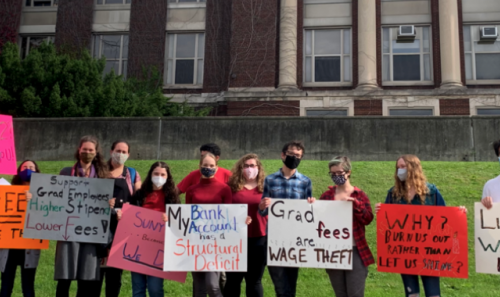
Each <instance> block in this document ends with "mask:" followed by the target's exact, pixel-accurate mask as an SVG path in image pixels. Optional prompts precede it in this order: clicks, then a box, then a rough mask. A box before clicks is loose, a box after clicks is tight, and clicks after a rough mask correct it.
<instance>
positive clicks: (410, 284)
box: [401, 274, 441, 297]
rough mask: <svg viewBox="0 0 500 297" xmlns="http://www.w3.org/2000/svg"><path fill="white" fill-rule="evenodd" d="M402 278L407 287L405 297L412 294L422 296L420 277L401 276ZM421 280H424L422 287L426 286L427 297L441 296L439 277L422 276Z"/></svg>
mask: <svg viewBox="0 0 500 297" xmlns="http://www.w3.org/2000/svg"><path fill="white" fill-rule="evenodd" d="M401 278H403V285H404V286H405V294H406V295H405V296H407V297H408V296H411V295H412V294H420V287H419V284H418V275H409V274H401ZM420 278H422V285H423V286H424V291H425V296H426V297H433V296H441V290H440V288H439V277H436V276H424V275H421V276H420ZM417 296H419V295H417Z"/></svg>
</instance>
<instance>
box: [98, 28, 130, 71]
mask: <svg viewBox="0 0 500 297" xmlns="http://www.w3.org/2000/svg"><path fill="white" fill-rule="evenodd" d="M93 55H94V57H95V58H97V59H100V58H102V57H105V58H106V67H105V68H104V74H108V73H110V72H111V71H112V70H114V72H115V74H117V75H123V77H124V78H126V77H127V59H128V35H95V36H94V50H93Z"/></svg>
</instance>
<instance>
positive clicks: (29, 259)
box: [0, 160, 40, 297]
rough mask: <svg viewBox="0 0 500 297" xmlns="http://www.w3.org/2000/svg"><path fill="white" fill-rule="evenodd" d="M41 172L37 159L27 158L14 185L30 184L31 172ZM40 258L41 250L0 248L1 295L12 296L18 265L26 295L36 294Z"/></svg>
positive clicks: (15, 178)
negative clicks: (36, 277) (36, 275)
mask: <svg viewBox="0 0 500 297" xmlns="http://www.w3.org/2000/svg"><path fill="white" fill-rule="evenodd" d="M33 172H36V173H40V169H39V168H38V165H37V164H36V163H35V161H32V160H25V161H23V162H22V163H21V165H19V167H18V168H17V175H15V176H14V178H13V179H12V182H11V184H12V185H13V186H29V184H30V181H31V174H32V173H33ZM39 260H40V250H20V249H0V271H1V272H2V287H1V289H0V297H10V296H11V295H12V289H13V288H14V280H15V277H16V270H17V266H20V267H21V287H22V290H23V296H24V297H34V296H35V274H36V268H37V266H38V261H39Z"/></svg>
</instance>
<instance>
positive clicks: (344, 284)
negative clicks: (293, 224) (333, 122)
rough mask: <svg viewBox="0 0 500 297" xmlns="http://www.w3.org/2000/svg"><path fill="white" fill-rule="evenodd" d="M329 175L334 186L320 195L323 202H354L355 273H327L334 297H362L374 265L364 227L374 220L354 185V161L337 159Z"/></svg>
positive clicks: (331, 165) (331, 163) (368, 202)
mask: <svg viewBox="0 0 500 297" xmlns="http://www.w3.org/2000/svg"><path fill="white" fill-rule="evenodd" d="M328 167H329V168H330V171H329V172H328V175H329V176H330V178H331V179H332V181H333V183H334V184H335V186H330V187H329V190H328V191H326V192H324V193H323V195H321V198H320V200H337V201H352V207H353V216H352V218H353V233H354V236H353V254H352V257H353V259H352V270H341V269H326V272H327V274H328V276H329V278H330V283H331V284H332V287H333V290H334V291H335V296H337V297H363V296H364V295H365V281H366V277H367V276H368V266H369V265H371V264H373V263H375V261H374V259H373V255H372V253H371V251H370V247H369V246H368V243H367V242H366V238H365V226H367V225H369V224H370V223H371V222H372V220H373V213H372V207H371V204H370V200H369V199H368V196H367V195H366V194H365V193H364V192H363V191H362V190H361V189H359V188H357V187H354V186H352V185H351V172H352V171H351V161H350V160H349V158H348V157H341V156H338V157H335V158H333V159H332V160H331V161H330V162H329V163H328Z"/></svg>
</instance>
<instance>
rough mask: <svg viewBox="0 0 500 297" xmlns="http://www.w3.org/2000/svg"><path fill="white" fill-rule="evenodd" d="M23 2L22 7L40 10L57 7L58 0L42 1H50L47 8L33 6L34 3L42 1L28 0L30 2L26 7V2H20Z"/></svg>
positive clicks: (24, 0) (25, 0)
mask: <svg viewBox="0 0 500 297" xmlns="http://www.w3.org/2000/svg"><path fill="white" fill-rule="evenodd" d="M22 1H23V2H24V4H23V7H29V8H32V9H33V8H35V9H40V8H42V9H43V8H49V7H52V8H53V7H57V6H58V4H59V3H58V2H59V0H44V1H50V5H49V6H35V5H34V4H35V1H43V0H29V1H30V5H27V3H26V2H27V1H28V0H22Z"/></svg>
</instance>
